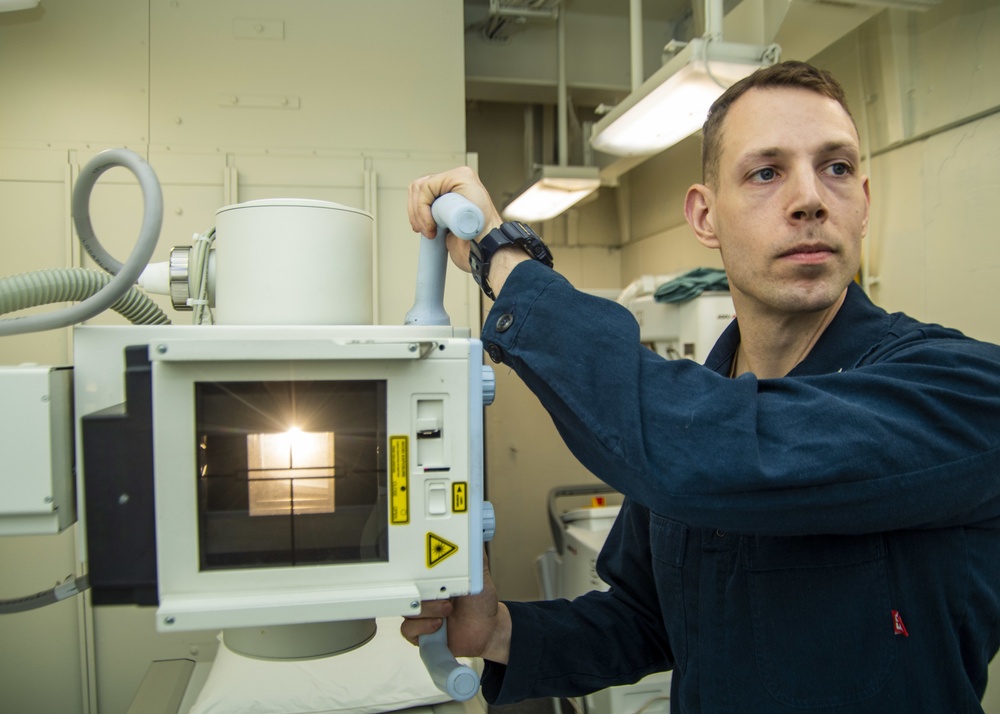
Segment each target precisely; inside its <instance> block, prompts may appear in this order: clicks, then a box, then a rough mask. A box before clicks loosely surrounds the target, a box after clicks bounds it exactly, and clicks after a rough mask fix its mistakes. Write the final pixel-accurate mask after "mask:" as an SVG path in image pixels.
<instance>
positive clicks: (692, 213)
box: [684, 183, 719, 249]
mask: <svg viewBox="0 0 1000 714" xmlns="http://www.w3.org/2000/svg"><path fill="white" fill-rule="evenodd" d="M714 206H715V193H714V192H713V191H712V189H710V188H709V187H708V186H705V185H704V184H700V183H696V184H695V185H694V186H692V187H691V188H689V189H688V192H687V196H685V197H684V217H685V218H687V222H688V224H689V225H690V226H691V228H692V229H693V230H694V234H695V236H696V237H697V238H698V242H700V243H701V244H702V245H703V246H705V247H706V248H715V249H718V247H719V239H718V237H717V236H716V233H715V212H714Z"/></svg>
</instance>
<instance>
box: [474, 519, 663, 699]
mask: <svg viewBox="0 0 1000 714" xmlns="http://www.w3.org/2000/svg"><path fill="white" fill-rule="evenodd" d="M650 563H651V555H650V540H649V515H648V513H647V512H646V511H645V509H643V508H641V507H638V506H637V505H635V504H632V503H630V502H628V501H626V502H625V504H624V506H623V507H622V511H621V513H620V515H619V517H618V519H617V520H616V521H615V525H614V527H613V528H612V529H611V532H610V533H609V535H608V538H607V541H606V547H605V548H604V549H603V550H602V552H601V556H600V558H599V560H598V573H599V575H600V576H601V579H602V580H604V581H605V582H606V583H608V585H609V586H610V590H609V591H607V592H596V591H595V592H590V593H587V594H586V595H582V596H580V597H578V598H576V599H575V600H573V601H572V602H570V601H568V600H551V601H543V602H529V603H523V602H508V603H506V604H507V607H508V608H509V609H510V611H511V620H512V623H513V628H514V629H513V631H512V636H511V650H510V658H509V661H510V664H509V665H508V666H506V667H504V666H500V665H496V664H488V665H487V669H486V672H485V675H484V677H483V695H484V696H485V697H486V699H487V701H489V702H490V703H493V704H506V703H511V702H517V701H521V700H523V699H528V698H536V697H543V696H545V697H552V696H555V697H575V696H581V695H584V694H589V693H590V692H595V691H597V690H600V689H604V688H606V687H609V686H615V685H620V684H631V683H632V682H636V681H638V680H639V679H641V678H642V677H644V676H646V675H647V674H650V673H651V672H657V671H663V670H667V669H671V668H672V667H673V662H674V660H673V655H672V653H671V651H670V647H669V644H668V642H667V635H666V632H665V631H664V627H663V621H662V618H661V616H660V614H659V607H658V604H657V600H656V592H657V588H656V585H655V583H654V582H653V574H652V572H651V569H650ZM608 633H615V634H614V636H608Z"/></svg>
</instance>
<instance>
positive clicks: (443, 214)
mask: <svg viewBox="0 0 1000 714" xmlns="http://www.w3.org/2000/svg"><path fill="white" fill-rule="evenodd" d="M431 215H432V216H433V217H434V222H435V223H437V226H438V232H437V236H436V237H435V238H433V239H431V238H424V237H421V238H420V255H419V256H417V296H416V300H415V301H414V303H413V307H411V308H410V311H409V312H408V313H406V321H405V324H407V325H450V324H451V320H450V319H449V318H448V313H447V312H445V309H444V275H445V270H446V269H447V268H448V248H447V246H446V245H445V240H444V238H445V233H446V232H447V231H451V232H452V233H454V234H455V235H456V236H458V237H459V238H462V239H464V240H472V239H473V238H475V237H476V236H478V235H479V234H480V233H482V231H483V224H484V219H483V212H482V211H480V210H479V207H478V206H476V204H474V203H472V201H470V200H468V199H467V198H465V197H463V196H460V195H459V194H457V193H446V194H444V195H443V196H438V197H437V198H436V199H435V200H434V203H432V204H431Z"/></svg>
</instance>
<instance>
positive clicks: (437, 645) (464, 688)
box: [420, 619, 479, 702]
mask: <svg viewBox="0 0 1000 714" xmlns="http://www.w3.org/2000/svg"><path fill="white" fill-rule="evenodd" d="M420 659H422V660H423V661H424V666H425V667H427V671H428V672H429V673H430V675H431V679H432V680H433V681H434V684H435V685H436V686H437V688H438V689H440V690H441V691H442V692H444V693H445V694H447V695H448V696H449V697H451V698H452V699H454V700H455V701H457V702H464V701H467V700H469V699H472V697H474V696H475V695H476V692H477V691H479V673H478V672H476V670H474V669H472V667H468V666H466V665H464V664H459V663H458V660H456V659H455V657H454V656H453V655H452V654H451V650H449V649H448V620H447V619H445V620H444V622H442V623H441V629H440V630H438V631H437V632H434V633H431V634H429V635H421V636H420Z"/></svg>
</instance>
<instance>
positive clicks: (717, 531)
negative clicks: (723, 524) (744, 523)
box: [715, 528, 726, 538]
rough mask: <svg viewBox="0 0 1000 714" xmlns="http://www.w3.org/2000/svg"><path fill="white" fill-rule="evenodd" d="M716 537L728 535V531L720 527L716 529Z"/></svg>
mask: <svg viewBox="0 0 1000 714" xmlns="http://www.w3.org/2000/svg"><path fill="white" fill-rule="evenodd" d="M715 537H716V538H725V537H726V532H725V531H724V530H722V529H721V528H720V529H718V530H716V531H715Z"/></svg>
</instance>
